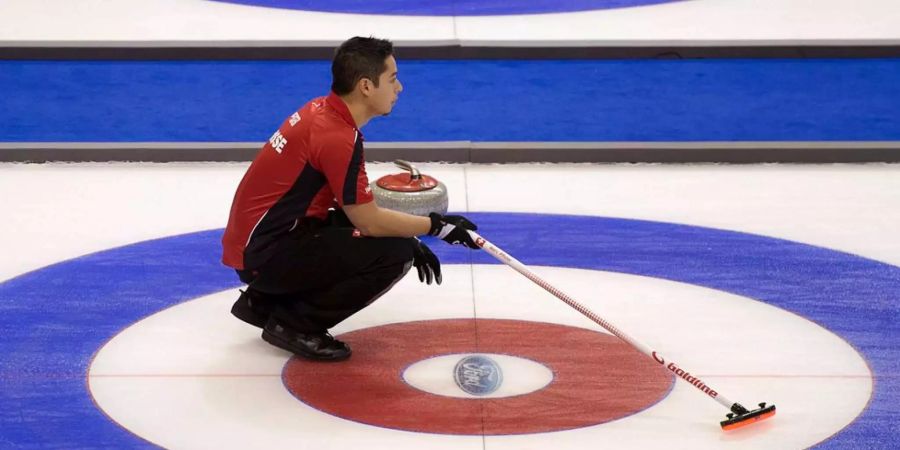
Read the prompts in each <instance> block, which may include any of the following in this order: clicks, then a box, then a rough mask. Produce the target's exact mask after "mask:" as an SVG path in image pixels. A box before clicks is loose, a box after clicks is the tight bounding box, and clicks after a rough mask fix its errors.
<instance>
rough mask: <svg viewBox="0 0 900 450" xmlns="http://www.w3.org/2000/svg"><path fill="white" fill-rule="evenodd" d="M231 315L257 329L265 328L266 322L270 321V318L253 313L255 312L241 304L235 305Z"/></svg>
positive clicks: (236, 303)
mask: <svg viewBox="0 0 900 450" xmlns="http://www.w3.org/2000/svg"><path fill="white" fill-rule="evenodd" d="M231 315H232V316H234V317H237V318H238V319H240V320H242V321H244V322H246V323H249V324H250V325H253V326H254V327H256V328H263V327H265V326H266V322H268V320H269V316H264V315H261V314H257V313H255V312H253V310H251V309H249V308H247V307H245V306H244V305H241V304H239V303H238V302H235V304H234V305H233V306H232V307H231Z"/></svg>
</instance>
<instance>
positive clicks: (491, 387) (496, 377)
mask: <svg viewBox="0 0 900 450" xmlns="http://www.w3.org/2000/svg"><path fill="white" fill-rule="evenodd" d="M453 380H454V381H456V385H457V386H459V388H460V389H462V390H463V391H465V392H466V393H469V394H472V395H488V394H490V393H491V392H494V391H496V390H497V388H499V387H500V383H502V381H503V373H502V372H500V365H498V364H497V363H496V362H494V360H493V359H491V358H488V357H487V356H482V355H470V356H466V357H465V358H463V359H461V360H459V362H458V363H456V367H454V368H453Z"/></svg>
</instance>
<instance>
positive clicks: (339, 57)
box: [331, 36, 394, 95]
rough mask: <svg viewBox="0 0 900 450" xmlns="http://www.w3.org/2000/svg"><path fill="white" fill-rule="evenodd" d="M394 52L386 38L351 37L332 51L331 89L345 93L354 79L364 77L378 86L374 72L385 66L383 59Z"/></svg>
mask: <svg viewBox="0 0 900 450" xmlns="http://www.w3.org/2000/svg"><path fill="white" fill-rule="evenodd" d="M393 54H394V44H393V43H392V42H391V41H389V40H387V39H377V38H374V37H367V38H364V37H359V36H357V37H354V38H350V39H347V40H346V41H344V43H343V44H341V46H340V47H338V48H337V50H335V51H334V59H332V60H331V90H332V91H334V93H335V94H338V95H344V94H349V93H350V92H352V91H353V88H354V87H356V83H358V82H359V80H361V79H363V78H368V79H370V80H372V83H375V87H378V76H379V75H381V73H382V72H384V70H385V64H384V60H386V59H387V57H388V56H391V55H393Z"/></svg>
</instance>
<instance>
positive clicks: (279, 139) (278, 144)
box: [269, 131, 287, 153]
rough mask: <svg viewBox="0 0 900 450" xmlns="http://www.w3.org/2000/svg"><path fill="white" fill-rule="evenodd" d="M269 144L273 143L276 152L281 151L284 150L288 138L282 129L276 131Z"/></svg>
mask: <svg viewBox="0 0 900 450" xmlns="http://www.w3.org/2000/svg"><path fill="white" fill-rule="evenodd" d="M269 144H272V148H274V149H275V151H276V152H278V153H281V152H282V151H283V150H284V146H285V145H287V139H285V138H284V136H282V135H281V131H276V132H275V134H273V135H272V137H270V138H269Z"/></svg>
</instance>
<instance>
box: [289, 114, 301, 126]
mask: <svg viewBox="0 0 900 450" xmlns="http://www.w3.org/2000/svg"><path fill="white" fill-rule="evenodd" d="M299 121H300V113H293V114H291V119H290V123H291V126H294V125H297V122H299Z"/></svg>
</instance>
